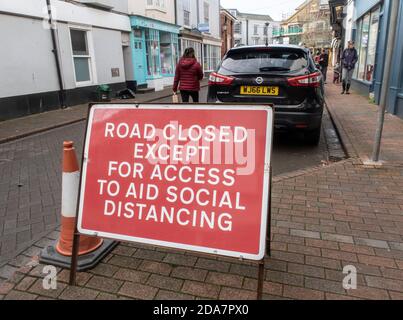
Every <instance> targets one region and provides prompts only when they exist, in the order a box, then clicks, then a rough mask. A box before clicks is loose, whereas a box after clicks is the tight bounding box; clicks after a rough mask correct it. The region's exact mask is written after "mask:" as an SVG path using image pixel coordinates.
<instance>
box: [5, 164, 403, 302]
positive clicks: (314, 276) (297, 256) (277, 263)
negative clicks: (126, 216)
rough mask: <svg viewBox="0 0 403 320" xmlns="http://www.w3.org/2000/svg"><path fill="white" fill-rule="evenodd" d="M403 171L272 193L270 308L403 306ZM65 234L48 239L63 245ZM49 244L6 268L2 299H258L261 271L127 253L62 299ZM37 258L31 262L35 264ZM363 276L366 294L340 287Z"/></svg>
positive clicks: (280, 186)
mask: <svg viewBox="0 0 403 320" xmlns="http://www.w3.org/2000/svg"><path fill="white" fill-rule="evenodd" d="M402 187H403V165H402V166H399V165H394V166H388V167H386V166H384V167H382V168H378V169H375V168H367V167H365V166H363V165H362V164H361V162H360V161H359V160H351V159H350V160H346V161H344V162H341V163H337V164H334V165H331V166H328V167H325V168H317V169H316V170H311V171H310V172H309V173H303V172H301V173H299V174H296V175H295V177H289V176H287V177H282V178H281V177H280V178H277V179H276V181H275V182H274V189H273V228H272V230H273V235H272V240H273V242H272V249H273V253H272V257H271V258H267V259H266V274H265V283H264V298H265V299H284V298H288V299H355V298H362V299H403V236H402V235H403V214H402V212H403V192H402V190H403V188H402ZM57 236H58V235H57V232H55V233H53V234H52V235H51V236H50V239H52V238H56V237H57ZM50 239H46V238H45V239H42V240H41V241H39V242H38V243H37V244H36V245H35V246H34V247H32V248H30V249H29V250H27V251H26V252H25V253H24V254H23V255H21V256H19V257H18V258H16V259H15V260H14V261H12V262H11V263H9V264H8V265H6V266H5V267H3V268H2V270H1V271H0V276H3V277H4V276H10V277H11V280H10V281H8V282H4V283H3V284H2V285H0V297H1V298H4V299H43V298H57V299H127V298H131V299H194V298H210V299H255V297H256V295H255V291H254V290H255V289H256V284H257V280H256V279H257V267H256V266H255V265H253V264H250V263H247V262H240V261H239V262H234V260H232V259H225V258H218V259H212V258H211V257H206V256H204V255H201V254H193V253H187V254H184V253H183V252H178V251H174V250H164V249H160V248H155V247H151V246H144V245H137V244H125V243H122V244H120V245H119V246H118V247H117V248H116V249H115V250H114V251H113V253H112V254H110V255H109V256H108V257H107V258H105V259H104V260H103V261H102V263H101V264H100V265H98V266H97V267H96V268H95V269H93V270H91V271H89V272H85V273H80V274H79V277H78V279H79V281H78V286H76V287H69V286H67V284H66V281H67V278H68V271H67V270H60V273H59V277H58V280H59V284H58V288H57V290H54V291H53V290H50V291H49V290H44V289H42V285H41V284H42V275H41V270H42V269H43V266H41V265H37V263H36V261H37V257H36V256H37V255H38V253H39V251H40V248H41V247H43V246H45V245H46V244H47V243H49V241H50ZM32 257H33V258H32ZM346 265H353V266H355V267H356V268H357V270H358V289H357V290H350V291H348V292H347V291H346V290H344V289H343V287H342V279H343V277H344V275H343V267H344V266H346Z"/></svg>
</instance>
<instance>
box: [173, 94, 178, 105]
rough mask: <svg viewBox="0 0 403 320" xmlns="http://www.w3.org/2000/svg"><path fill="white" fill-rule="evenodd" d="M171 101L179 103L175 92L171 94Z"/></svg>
mask: <svg viewBox="0 0 403 320" xmlns="http://www.w3.org/2000/svg"><path fill="white" fill-rule="evenodd" d="M172 103H179V97H178V95H177V94H176V92H174V94H173V95H172Z"/></svg>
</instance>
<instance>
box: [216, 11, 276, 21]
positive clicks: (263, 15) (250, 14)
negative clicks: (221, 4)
mask: <svg viewBox="0 0 403 320" xmlns="http://www.w3.org/2000/svg"><path fill="white" fill-rule="evenodd" d="M223 9H224V10H227V11H228V10H236V11H237V12H238V14H239V15H241V16H258V17H265V18H266V20H269V21H274V19H273V18H272V17H271V15H269V14H259V13H247V12H241V11H239V10H238V9H236V8H223ZM267 18H269V19H267Z"/></svg>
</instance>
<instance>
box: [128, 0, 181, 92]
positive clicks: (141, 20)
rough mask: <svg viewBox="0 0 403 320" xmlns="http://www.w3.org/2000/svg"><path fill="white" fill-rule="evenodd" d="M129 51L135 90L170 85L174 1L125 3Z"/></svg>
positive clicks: (173, 58) (174, 57)
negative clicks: (128, 23)
mask: <svg viewBox="0 0 403 320" xmlns="http://www.w3.org/2000/svg"><path fill="white" fill-rule="evenodd" d="M128 11H129V15H130V25H131V28H132V33H131V41H130V42H131V49H132V59H133V67H134V80H135V81H136V86H137V88H141V87H148V88H152V89H155V90H156V91H160V90H163V89H164V87H165V86H167V85H172V83H173V79H174V75H175V68H176V64H177V61H178V55H179V47H178V36H179V26H178V25H176V24H175V0H143V1H138V0H129V2H128Z"/></svg>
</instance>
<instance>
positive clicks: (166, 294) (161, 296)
mask: <svg viewBox="0 0 403 320" xmlns="http://www.w3.org/2000/svg"><path fill="white" fill-rule="evenodd" d="M155 299H156V300H179V301H184V300H194V296H192V295H189V294H184V293H178V292H172V291H166V290H159V291H158V294H157V296H156V297H155Z"/></svg>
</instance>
